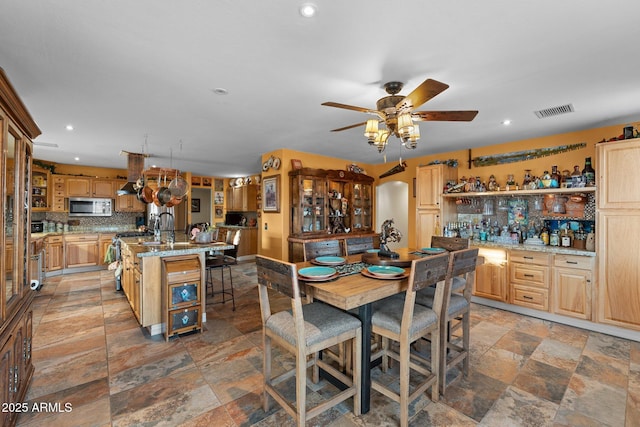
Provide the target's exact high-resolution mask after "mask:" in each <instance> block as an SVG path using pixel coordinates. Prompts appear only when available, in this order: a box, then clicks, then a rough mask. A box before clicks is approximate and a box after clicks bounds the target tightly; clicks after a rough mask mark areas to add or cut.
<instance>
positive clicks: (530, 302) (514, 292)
mask: <svg viewBox="0 0 640 427" xmlns="http://www.w3.org/2000/svg"><path fill="white" fill-rule="evenodd" d="M511 304H516V305H521V306H524V307H529V308H535V309H536V310H544V311H549V291H547V290H546V289H540V288H530V287H528V286H520V285H512V288H511Z"/></svg>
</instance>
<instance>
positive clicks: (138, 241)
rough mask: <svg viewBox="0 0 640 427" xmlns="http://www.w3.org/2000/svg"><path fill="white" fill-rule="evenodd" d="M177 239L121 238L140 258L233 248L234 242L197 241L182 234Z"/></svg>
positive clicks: (150, 237) (151, 237)
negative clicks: (171, 241) (169, 241)
mask: <svg viewBox="0 0 640 427" xmlns="http://www.w3.org/2000/svg"><path fill="white" fill-rule="evenodd" d="M175 240H176V241H175V242H174V243H173V244H170V243H167V242H166V241H160V242H158V241H154V239H153V236H148V237H146V236H145V237H122V238H120V241H121V242H122V244H123V245H126V246H127V247H128V248H129V250H131V252H133V253H135V255H136V257H138V258H144V257H170V256H178V255H190V254H199V253H202V252H210V251H213V252H219V251H224V250H227V249H233V245H232V244H230V243H224V242H211V243H195V242H193V241H191V240H189V239H187V236H186V235H182V234H179V235H176V238H175Z"/></svg>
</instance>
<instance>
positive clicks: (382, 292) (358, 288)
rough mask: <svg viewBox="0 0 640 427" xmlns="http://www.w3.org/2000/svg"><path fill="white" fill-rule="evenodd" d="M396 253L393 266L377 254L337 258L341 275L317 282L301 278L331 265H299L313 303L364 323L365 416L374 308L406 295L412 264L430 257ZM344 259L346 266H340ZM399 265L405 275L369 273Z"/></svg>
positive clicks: (418, 252)
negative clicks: (350, 314)
mask: <svg viewBox="0 0 640 427" xmlns="http://www.w3.org/2000/svg"><path fill="white" fill-rule="evenodd" d="M394 251H395V252H397V253H398V254H399V257H398V258H395V259H393V261H392V262H393V263H392V264H389V262H390V261H391V259H390V258H386V257H382V256H378V254H377V253H376V252H375V251H371V252H366V253H364V254H355V255H348V256H345V257H337V261H338V262H335V264H334V265H333V268H335V269H336V270H337V274H336V275H334V276H329V278H322V279H317V280H316V279H313V278H309V277H306V276H301V275H300V271H301V270H302V269H303V268H308V267H314V266H318V265H325V266H327V265H331V264H325V263H321V262H318V261H317V260H319V259H320V258H316V259H315V260H311V261H304V262H298V263H296V266H297V268H298V272H299V276H298V280H299V281H300V282H301V283H302V284H303V285H304V288H305V290H306V293H307V297H308V298H309V299H313V300H318V301H322V302H324V303H326V304H330V305H332V306H334V307H337V308H340V309H342V310H345V311H349V310H351V311H352V312H355V313H356V314H357V316H358V318H359V319H360V321H361V322H362V352H361V363H362V365H361V366H362V371H361V375H362V377H361V385H362V393H361V397H362V402H361V411H362V413H367V412H368V411H369V409H370V406H371V404H370V402H371V367H372V362H371V337H372V327H371V316H372V314H373V312H372V304H373V303H375V302H376V301H380V300H382V299H384V298H387V297H390V296H393V295H396V294H399V293H401V292H404V291H406V290H407V287H408V277H409V272H410V270H411V268H410V266H411V261H412V260H414V259H419V258H422V257H424V256H428V255H429V254H428V253H426V252H423V251H422V250H420V249H418V250H416V249H410V248H401V249H395V250H394ZM372 255H375V256H372ZM329 258H336V257H329ZM340 258H342V259H343V262H340ZM399 262H404V266H405V267H400V268H403V269H404V273H401V274H396V275H388V276H387V275H374V274H371V273H369V269H370V267H371V266H376V265H377V266H388V265H391V266H393V267H396V268H398V263H399Z"/></svg>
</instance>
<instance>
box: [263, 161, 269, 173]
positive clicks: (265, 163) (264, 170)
mask: <svg viewBox="0 0 640 427" xmlns="http://www.w3.org/2000/svg"><path fill="white" fill-rule="evenodd" d="M268 170H269V163H268V162H264V163H263V164H262V171H263V172H266V171H268Z"/></svg>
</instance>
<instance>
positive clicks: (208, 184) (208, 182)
mask: <svg viewBox="0 0 640 427" xmlns="http://www.w3.org/2000/svg"><path fill="white" fill-rule="evenodd" d="M202 186H203V187H211V178H208V177H204V178H202Z"/></svg>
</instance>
